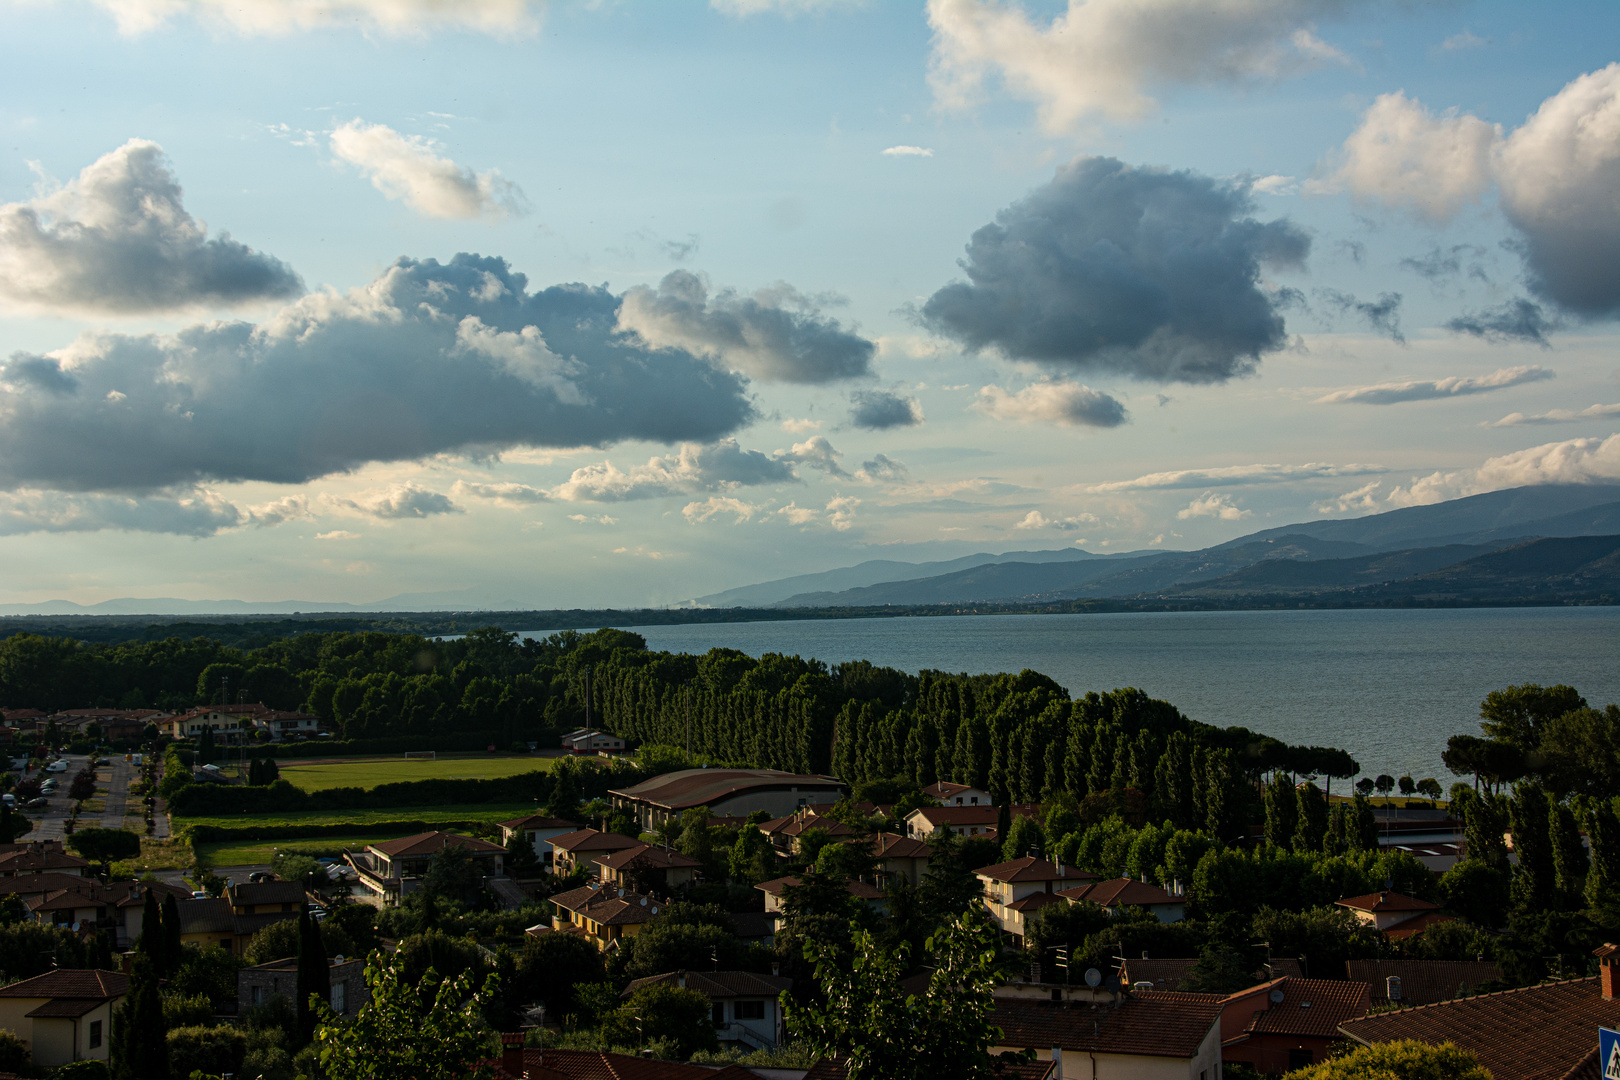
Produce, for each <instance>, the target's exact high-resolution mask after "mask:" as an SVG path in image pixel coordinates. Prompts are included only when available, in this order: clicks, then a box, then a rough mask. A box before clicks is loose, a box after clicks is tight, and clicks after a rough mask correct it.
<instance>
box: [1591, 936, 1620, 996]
mask: <svg viewBox="0 0 1620 1080" xmlns="http://www.w3.org/2000/svg"><path fill="white" fill-rule="evenodd" d="M1592 951H1593V952H1594V953H1596V954H1597V958H1598V975H1599V976H1600V977H1601V985H1602V988H1603V996H1604V997H1606V998H1610V999H1613V998H1615V997H1620V994H1616V993H1615V982H1616V981H1617V978H1620V973H1617V972H1616V970H1615V963H1616V961H1617V960H1620V945H1611V944H1609V943H1608V942H1604V944H1603V946H1602V947H1601V948H1598V949H1594V950H1592Z"/></svg>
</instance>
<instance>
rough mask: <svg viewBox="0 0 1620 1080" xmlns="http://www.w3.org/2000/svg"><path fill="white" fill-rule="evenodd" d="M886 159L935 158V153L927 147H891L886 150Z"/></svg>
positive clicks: (884, 152)
mask: <svg viewBox="0 0 1620 1080" xmlns="http://www.w3.org/2000/svg"><path fill="white" fill-rule="evenodd" d="M882 153H883V155H884V156H885V157H933V156H934V152H933V151H932V150H930V149H928V147H926V146H891V147H889V148H888V149H886V150H884V151H883V152H882Z"/></svg>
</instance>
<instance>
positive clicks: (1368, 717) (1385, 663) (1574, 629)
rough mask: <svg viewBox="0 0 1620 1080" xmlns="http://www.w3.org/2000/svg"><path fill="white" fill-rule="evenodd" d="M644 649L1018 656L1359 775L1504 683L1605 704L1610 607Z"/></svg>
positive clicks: (812, 625)
mask: <svg viewBox="0 0 1620 1080" xmlns="http://www.w3.org/2000/svg"><path fill="white" fill-rule="evenodd" d="M634 629H635V630H636V631H637V632H638V633H640V634H643V635H644V636H645V637H646V638H647V645H648V647H649V648H653V649H667V650H670V651H672V652H690V653H700V652H706V651H707V650H709V649H711V648H714V647H716V646H726V647H729V648H733V649H740V650H742V651H743V652H746V653H749V654H752V655H755V656H758V655H760V654H761V653H767V652H780V653H796V654H798V655H800V656H812V657H815V658H816V659H818V660H824V661H826V662H828V663H830V664H831V663H838V662H839V661H842V660H859V659H865V660H870V661H872V662H873V663H875V664H882V665H886V666H888V667H895V668H900V669H903V670H905V671H911V672H915V671H919V670H921V669H923V668H934V669H937V670H941V671H967V672H986V671H1018V670H1021V669H1023V668H1033V669H1034V670H1036V671H1039V672H1042V673H1044V674H1046V675H1049V676H1051V677H1052V678H1053V679H1056V680H1057V681H1058V682H1059V683H1061V684H1062V685H1063V686H1065V687H1067V688H1068V690H1069V692H1070V693H1071V694H1075V695H1080V694H1083V693H1085V692H1086V691H1087V690H1108V689H1112V688H1114V687H1121V686H1135V687H1139V688H1140V689H1142V690H1144V691H1146V692H1147V693H1149V694H1151V695H1153V696H1154V697H1158V698H1163V699H1165V700H1166V701H1170V702H1172V703H1174V704H1175V705H1176V707H1177V708H1179V709H1180V710H1181V711H1182V712H1183V713H1185V714H1186V715H1187V716H1190V717H1192V718H1193V719H1195V720H1200V721H1203V722H1204V723H1207V724H1216V725H1220V726H1223V727H1225V726H1229V725H1233V724H1241V725H1243V726H1245V727H1248V728H1250V729H1252V730H1255V731H1262V732H1265V733H1267V734H1269V735H1273V736H1275V737H1276V738H1279V739H1283V740H1285V741H1287V742H1291V743H1316V744H1321V745H1330V746H1339V747H1342V748H1344V749H1345V750H1348V751H1350V753H1352V754H1353V755H1355V757H1356V760H1358V761H1360V762H1361V766H1362V769H1363V771H1364V772H1366V773H1368V774H1370V775H1376V774H1377V773H1380V772H1388V773H1390V774H1391V775H1394V776H1400V775H1402V774H1403V773H1410V774H1411V775H1412V776H1415V777H1418V778H1420V779H1421V778H1422V777H1425V776H1433V777H1436V778H1438V779H1439V780H1440V781H1441V783H1442V784H1444V785H1448V786H1449V785H1450V783H1451V780H1452V777H1451V775H1450V774H1449V773H1448V772H1447V771H1446V769H1445V766H1444V765H1442V764H1441V761H1440V753H1441V751H1442V750H1444V749H1445V743H1446V739H1447V738H1448V737H1449V736H1451V735H1453V734H1456V733H1457V732H1471V733H1477V732H1478V730H1479V729H1478V714H1479V702H1480V700H1481V699H1482V698H1483V697H1484V696H1485V695H1486V694H1487V693H1488V692H1489V691H1491V690H1494V689H1497V688H1499V687H1502V686H1506V685H1508V684H1510V683H1522V682H1537V683H1543V684H1550V683H1568V684H1569V685H1571V686H1574V687H1575V688H1576V689H1578V690H1579V691H1580V692H1581V693H1582V694H1584V695H1585V696H1586V699H1587V701H1588V702H1590V703H1591V704H1593V705H1595V706H1597V707H1600V708H1601V707H1602V706H1604V705H1606V704H1608V703H1610V702H1615V701H1620V608H1614V607H1607V608H1599V607H1593V608H1495V609H1467V610H1458V609H1452V610H1439V611H1231V612H1226V611H1222V612H1186V613H1181V612H1164V613H1151V614H1136V613H1132V614H1117V615H982V616H955V617H942V618H913V619H838V620H809V621H804V622H766V623H725V624H718V625H685V626H641V627H635V628H634Z"/></svg>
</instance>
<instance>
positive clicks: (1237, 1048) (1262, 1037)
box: [1194, 977, 1372, 1073]
mask: <svg viewBox="0 0 1620 1080" xmlns="http://www.w3.org/2000/svg"><path fill="white" fill-rule="evenodd" d="M1194 996H1197V997H1206V996H1211V995H1204V994H1198V995H1194ZM1371 1006H1372V997H1371V988H1370V987H1369V986H1368V985H1367V984H1366V983H1364V982H1345V981H1343V980H1340V979H1295V978H1288V977H1285V978H1281V979H1273V980H1271V981H1270V982H1263V983H1260V984H1259V985H1257V986H1252V987H1250V988H1249V989H1247V990H1240V991H1238V992H1237V993H1235V994H1229V995H1227V996H1226V997H1225V998H1223V999H1222V1004H1221V1046H1222V1051H1221V1053H1222V1057H1223V1059H1224V1060H1226V1061H1229V1062H1242V1063H1243V1064H1245V1065H1249V1066H1251V1067H1252V1068H1254V1069H1255V1070H1256V1071H1258V1072H1262V1073H1281V1072H1291V1071H1293V1070H1294V1069H1303V1068H1304V1067H1305V1066H1307V1065H1311V1064H1314V1063H1316V1062H1318V1061H1322V1060H1324V1059H1325V1058H1326V1057H1327V1054H1328V1050H1329V1049H1330V1048H1331V1047H1332V1046H1333V1044H1334V1043H1337V1042H1339V1041H1341V1040H1342V1039H1343V1038H1344V1036H1343V1035H1341V1034H1340V1032H1339V1025H1340V1024H1343V1023H1346V1022H1347V1021H1350V1020H1354V1019H1355V1018H1357V1017H1359V1016H1365V1015H1366V1014H1367V1010H1368V1009H1369V1008H1371Z"/></svg>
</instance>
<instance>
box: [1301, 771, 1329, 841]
mask: <svg viewBox="0 0 1620 1080" xmlns="http://www.w3.org/2000/svg"><path fill="white" fill-rule="evenodd" d="M1294 808H1295V811H1296V814H1295V822H1294V838H1293V846H1294V850H1295V851H1300V852H1306V851H1321V850H1322V845H1323V843H1324V842H1325V841H1326V840H1327V831H1328V804H1327V796H1326V795H1323V794H1322V789H1321V788H1319V787H1317V786H1316V784H1315V783H1314V782H1311V781H1306V783H1305V786H1304V787H1302V788H1300V789H1299V793H1298V796H1297V797H1296V798H1295V800H1294Z"/></svg>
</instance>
